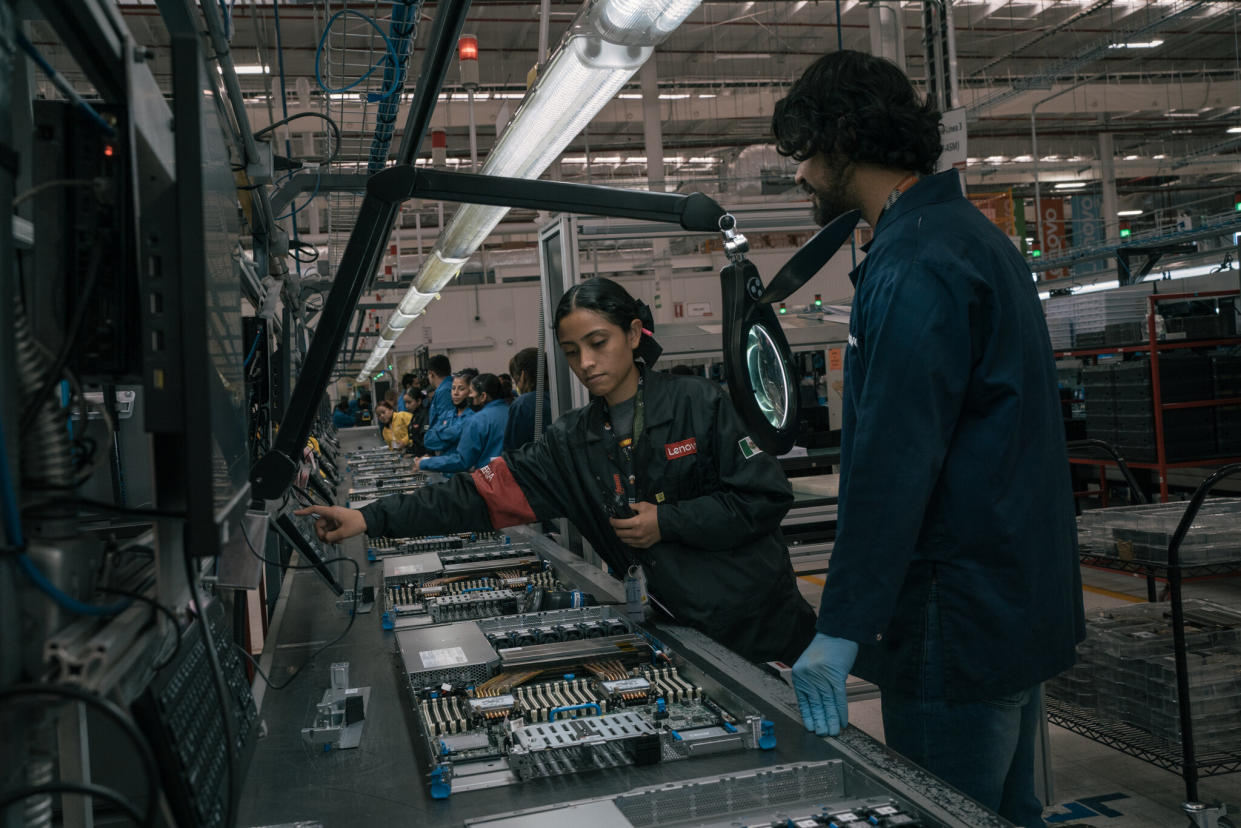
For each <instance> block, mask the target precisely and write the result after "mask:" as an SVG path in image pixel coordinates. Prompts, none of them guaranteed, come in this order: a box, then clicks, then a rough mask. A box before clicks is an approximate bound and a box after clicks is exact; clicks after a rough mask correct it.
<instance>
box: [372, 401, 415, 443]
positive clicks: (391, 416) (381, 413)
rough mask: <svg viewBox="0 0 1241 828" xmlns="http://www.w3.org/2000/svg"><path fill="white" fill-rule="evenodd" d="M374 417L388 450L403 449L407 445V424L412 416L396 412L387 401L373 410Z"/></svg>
mask: <svg viewBox="0 0 1241 828" xmlns="http://www.w3.org/2000/svg"><path fill="white" fill-rule="evenodd" d="M375 416H376V417H377V418H378V420H379V424H380V428H381V429H383V431H382V434H383V441H384V445H386V446H387V447H388V448H390V449H397V450H399V449H403V448H405V447H406V446H407V445H409V422H410V420H411V419H412V418H413V415H412V414H410V413H409V412H408V411H396V410H394V409H393V408H392V404H391V403H389V402H388V401H387V400H385V401H384V402H381V403H380V404H379V405H378V406H376V408H375Z"/></svg>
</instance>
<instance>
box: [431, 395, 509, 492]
mask: <svg viewBox="0 0 1241 828" xmlns="http://www.w3.org/2000/svg"><path fill="white" fill-rule="evenodd" d="M470 408H471V409H472V410H473V412H474V415H473V416H472V417H470V418H469V419H468V420H464V423H465V424H464V425H463V426H462V428H461V437H460V439H458V440H457V445H456V446H455V447H453V448H452V449H450V450H448V451H445V452H444V453H443V454H441V455H439V456H438V457H420V458H418V459H417V460H415V461H414V471H419V470H421V471H438V472H459V471H473V470H474V469H477V468H480V467H482V466H485V465H487V464H488V463H490V462H491V461H492V459H494V458H496V457H499V456H500V452H501V450H502V449H503V448H504V425H505V424H506V423H507V422H508V400H506V399H505V398H504V387H503V385H501V383H500V378H499V377H497V376H496V375H495V374H479V375H478V376H476V377H474V379H473V380H472V381H471V382H470Z"/></svg>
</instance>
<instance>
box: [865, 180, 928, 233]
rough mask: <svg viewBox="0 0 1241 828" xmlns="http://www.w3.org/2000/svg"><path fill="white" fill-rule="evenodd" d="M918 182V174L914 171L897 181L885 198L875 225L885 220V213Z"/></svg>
mask: <svg viewBox="0 0 1241 828" xmlns="http://www.w3.org/2000/svg"><path fill="white" fill-rule="evenodd" d="M917 183H918V176H916V175H913V174H912V173H911V174H910V175H907V176H905V177H904V178H902V179H901V180H900V181H899V182H897V185H896V186H895V187H893V188H892V192H890V193H888V197H887V198H886V199H884V202H883V209H882V210H880V211H879V218H878V219H877V220H876V221H875V226H878V225H879V222H880V221H882V220H883V214H884V213H886V212H887V211H888V210H891V209H892V205H894V204H896V202H897V200H898V199H899V198H900V197H901V196H903V195H904V194H905V193H906V192H908V191H909V189H910V188H911V187H913V185H915V184H917Z"/></svg>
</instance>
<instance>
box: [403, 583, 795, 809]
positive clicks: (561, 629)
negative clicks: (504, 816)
mask: <svg viewBox="0 0 1241 828" xmlns="http://www.w3.org/2000/svg"><path fill="white" fill-rule="evenodd" d="M396 642H397V649H398V653H399V656H400V658H401V661H402V664H403V666H404V670H405V673H406V676H407V681H408V689H409V693H410V698H411V702H412V704H413V712H414V718H415V720H416V729H417V731H418V733H417V736H416V740H417V742H418V743H419V745H420V747H421V748H422V751H423V754H424V758H425V759H426V760H427V762H428V763H429V768H428V773H429V778H430V783H431V794H432V796H434V797H436V798H443V797H447V796H449V795H450V794H451V793H453V792H459V791H466V790H474V789H479V788H490V787H498V786H503V785H511V784H516V783H519V782H523V781H526V780H529V779H537V778H541V777H548V776H558V775H562V774H570V773H579V772H585V771H591V770H597V769H602V768H609V767H616V766H620V765H650V764H655V763H657V762H668V761H677V760H682V759H690V758H693V757H695V756H703V755H708V754H713V753H720V752H724V751H735V750H747V749H758V748H770V747H774V746H775V739H774V736H773V730H772V725H771V723H769V722H764V721H763V720H762V719H761V717H759V716H758V715H757V714H756V713H754V712H753V711H749V710H743V709H740V707H741V704H740V702H738V701H735V700H733V701H730V702H728V707H725V706H723V704H721V702H720V701H719V700H717V699H715V698H713V697H712V694H711V693H709V692H707V690H705V689H704V688H703V687H702V686H701V683H700V682H699V681H698V680H695V678H694V677H693V676H692V675H687V674H686V671H687V670H689V671H692V668H690V667H687V666H685V665H682V664H679V663H678V658H677V657H676V656H675V654H673V653H670V652H668V651H667V650H666V648H664V647H662V646H661V645H659V644H658V643H657V642H655V641H653V640H652V639H650V638H649V637H648V636H646V635H645V634H643V633H641V632H640V631H638V630H636V629H635V628H634V627H633V626H632V625H631V624H630V622H629V621H628V620H626V619H625V618H624V617H623V615H621V614H620V613H619V612H618V611H617V610H615V609H613V608H611V607H605V606H592V607H577V608H569V609H556V610H548V611H542V612H525V613H518V614H514V615H504V616H497V617H492V618H485V619H479V620H474V621H462V622H456V623H450V624H438V625H431V626H424V627H415V628H411V629H404V630H399V631H398V632H397V634H396Z"/></svg>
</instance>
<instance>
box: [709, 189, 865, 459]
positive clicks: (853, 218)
mask: <svg viewBox="0 0 1241 828" xmlns="http://www.w3.org/2000/svg"><path fill="white" fill-rule="evenodd" d="M860 219H861V213H860V212H858V211H857V210H851V211H849V212H848V213H845V214H843V215H841V216H840V217H838V218H836V219H834V220H833V221H832V222H830V223H829V224H827V225H825V226H824V227H823V228H822V229H821V230H819V232H818V233H816V234H815V235H814V236H813V237H812V238H811V239H810V240H809V241H808V242H806V243H805V244H804V245H802V247H801V248H800V249H798V251H797V252H796V253H794V254H793V257H792V258H791V259H789V260H788V262H786V263H785V265H784V267H782V268H780V272H779V273H777V274H776V275H775V277H774V278H773V279H772V280H771V283H770V284H768V285H767V286H766V287H764V286H763V280H762V277H760V276H759V274H758V269H757V268H756V267H755V266H754V264H753V263H752V262H750V261H749V260H748V259H746V258H745V252H746V250H747V249H748V246H747V245H746V244H745V240H744V238H741V237H737V238H738V239H739V241H738V242H736V243H735V244H734V247H733V249H730V250H729V258H731V259H732V263H731V264H729V265H728V266H726V267H725V268H724V269H723V270H721V271H720V282H721V287H722V289H723V297H724V371H725V377H726V379H727V381H728V393H729V395H730V396H731V397H732V401H733V406H734V407H735V408H736V409H737V413H738V414H740V415H741V420H742V422H744V423H745V425H746V429H747V430H748V431H749V433H750V437H751V438H752V439H753V440H754V442H755V443H757V444H758V446H759V448H761V449H762V450H763V451H765V452H767V453H769V454H775V455H780V454H784V453H786V452H787V451H788V450H789V449H791V448H792V447H793V441H794V439H795V438H796V436H797V377H796V376H795V375H794V373H793V357H792V353H791V351H790V350H789V343H788V339H786V338H785V336H784V330H783V329H782V328H781V327H780V318H779V316H777V314H776V312H775V310H774V308H773V307H772V305H773V304H774V303H777V302H781V301H783V300H784V299H787V298H788V297H789V296H790V295H792V294H793V292H794V291H796V290H797V289H798V288H800V287H801V286H802V285H804V284H806V282H808V281H810V279H811V277H812V276H814V275H815V274H816V273H818V272H819V271H820V270H821V269H822V268H823V265H824V264H826V263H827V260H828V259H830V258H831V257H832V256H833V254H835V253H836V251H837V250H839V249H840V247H841V245H843V244H844V243H845V242H846V241H847V240H848V239H849V236H850V234H852V233H853V228H854V227H856V226H857V223H858V221H859V220H860ZM722 229H724V230H725V235H726V236H728V234H729V230H730V229H731V228H723V227H722ZM734 235H735V234H734ZM726 249H728V248H727V243H726Z"/></svg>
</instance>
